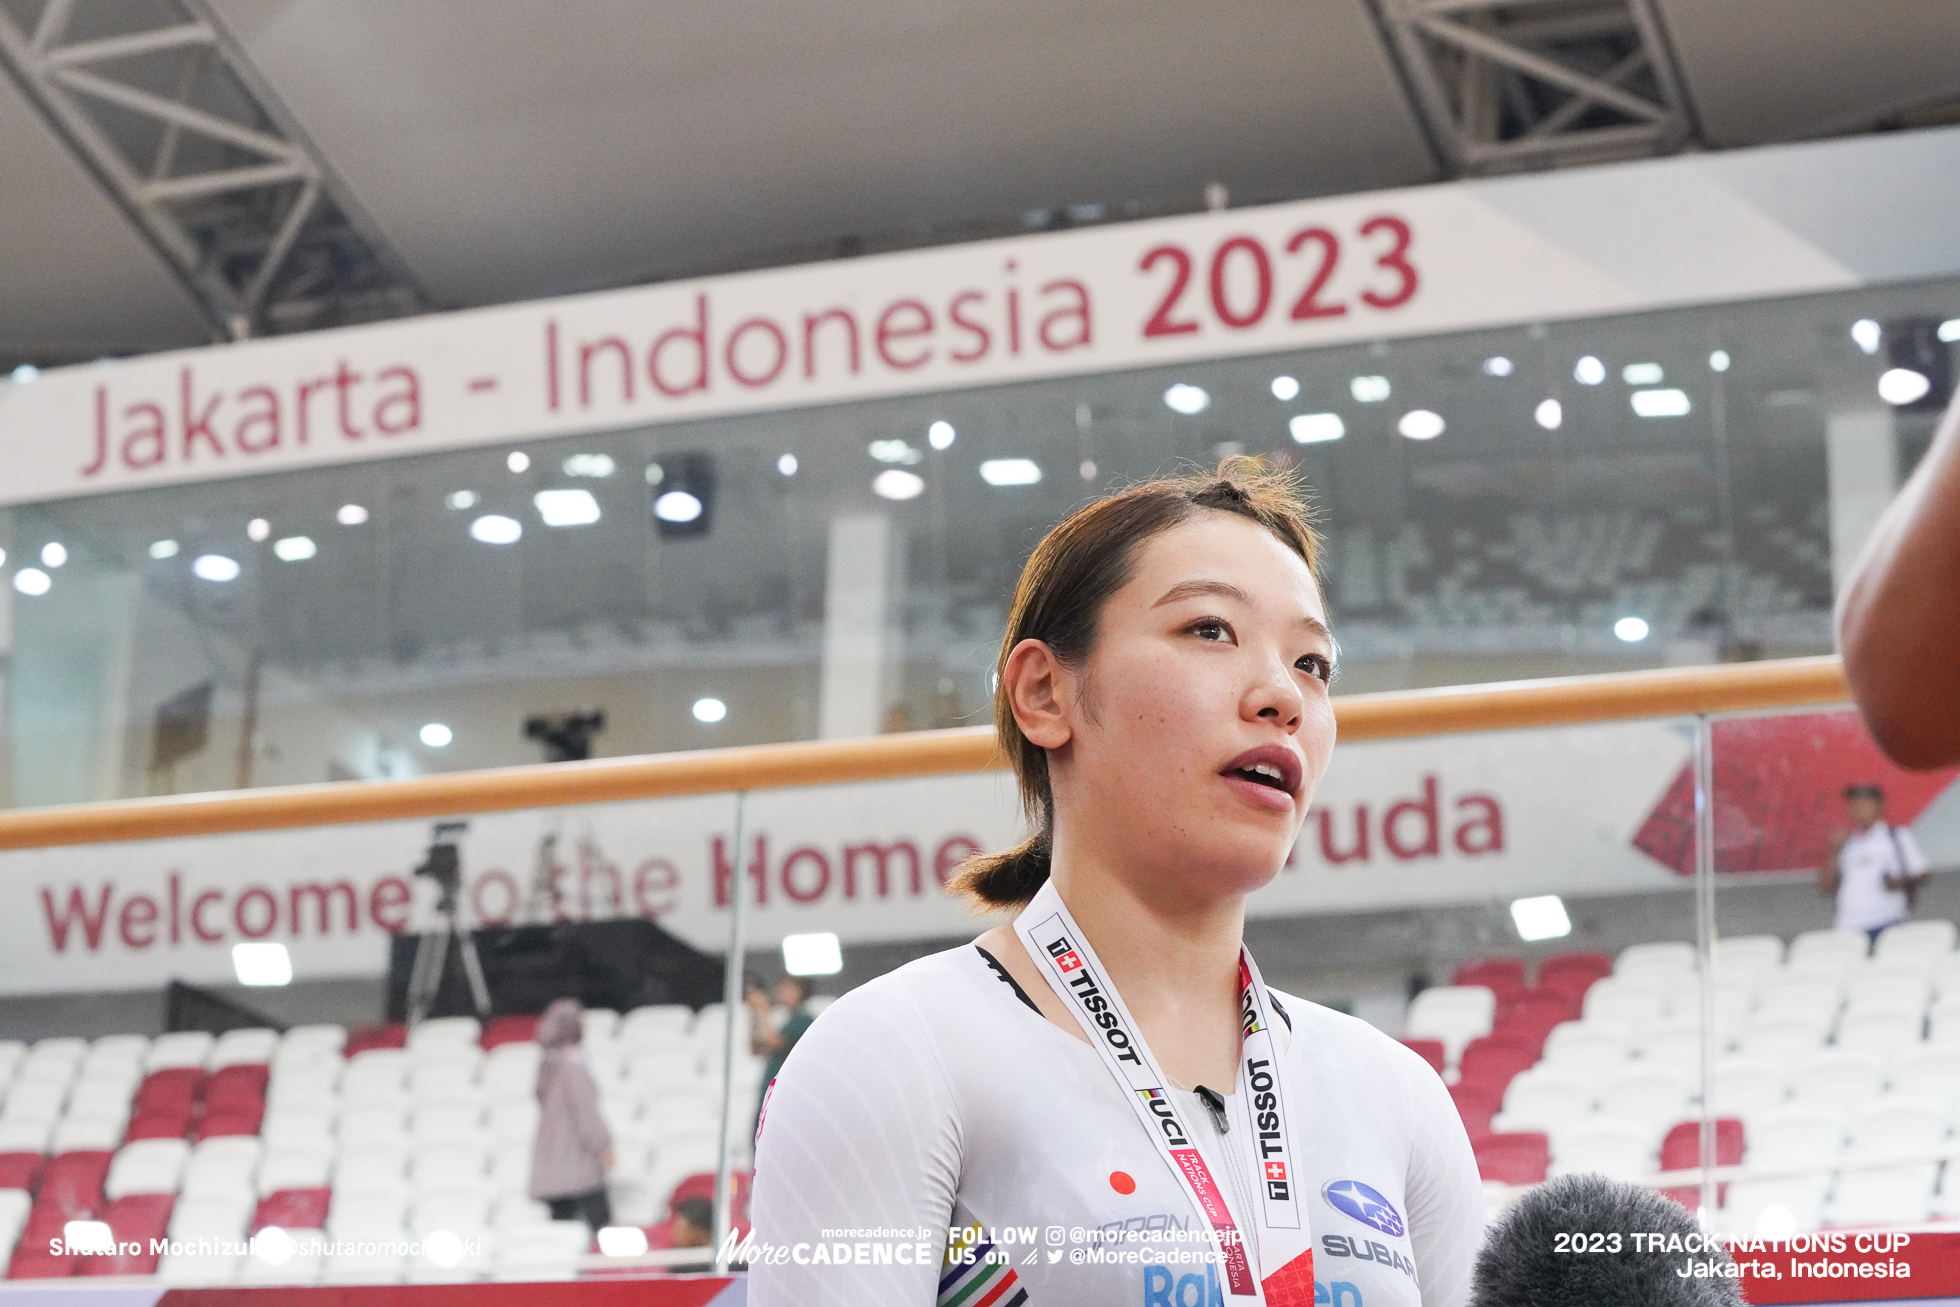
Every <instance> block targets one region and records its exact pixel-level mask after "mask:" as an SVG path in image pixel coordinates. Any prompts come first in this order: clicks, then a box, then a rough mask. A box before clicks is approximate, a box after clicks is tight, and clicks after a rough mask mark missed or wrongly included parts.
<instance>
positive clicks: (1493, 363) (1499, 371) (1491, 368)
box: [1484, 354, 1514, 377]
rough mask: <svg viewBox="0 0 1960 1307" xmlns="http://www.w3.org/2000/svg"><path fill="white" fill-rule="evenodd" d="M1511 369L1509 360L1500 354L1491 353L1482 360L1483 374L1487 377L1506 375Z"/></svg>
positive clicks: (1508, 374)
mask: <svg viewBox="0 0 1960 1307" xmlns="http://www.w3.org/2000/svg"><path fill="white" fill-rule="evenodd" d="M1513 370H1514V365H1513V364H1512V362H1511V360H1509V359H1507V358H1505V357H1504V356H1503V355H1502V354H1493V355H1491V356H1490V357H1489V358H1487V359H1485V360H1484V375H1485V376H1487V377H1508V376H1510V375H1511V373H1512V371H1513Z"/></svg>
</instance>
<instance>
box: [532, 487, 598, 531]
mask: <svg viewBox="0 0 1960 1307" xmlns="http://www.w3.org/2000/svg"><path fill="white" fill-rule="evenodd" d="M531 503H532V504H533V505H535V506H536V507H537V510H538V517H539V519H540V520H541V521H543V522H544V524H545V525H546V526H591V525H592V524H593V523H594V522H596V521H598V520H599V501H598V500H596V499H594V498H593V497H592V492H591V491H590V490H540V491H538V493H537V494H535V495H532V496H531Z"/></svg>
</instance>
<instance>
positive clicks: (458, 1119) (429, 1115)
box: [408, 1098, 484, 1148]
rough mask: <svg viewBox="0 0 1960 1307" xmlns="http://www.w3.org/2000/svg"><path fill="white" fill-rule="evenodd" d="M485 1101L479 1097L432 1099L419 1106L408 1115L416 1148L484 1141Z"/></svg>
mask: <svg viewBox="0 0 1960 1307" xmlns="http://www.w3.org/2000/svg"><path fill="white" fill-rule="evenodd" d="M483 1130H484V1124H483V1103H482V1100H480V1099H475V1098H460V1099H432V1100H429V1101H427V1102H423V1103H420V1104H418V1105H417V1106H416V1109H415V1112H414V1114H413V1115H411V1116H410V1117H409V1125H408V1137H409V1140H410V1142H412V1143H413V1144H414V1145H415V1146H416V1147H417V1148H421V1147H424V1146H426V1145H428V1144H436V1143H455V1142H459V1141H463V1142H473V1143H477V1144H481V1142H482V1140H483Z"/></svg>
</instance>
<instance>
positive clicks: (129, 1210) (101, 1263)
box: [79, 1193, 176, 1276]
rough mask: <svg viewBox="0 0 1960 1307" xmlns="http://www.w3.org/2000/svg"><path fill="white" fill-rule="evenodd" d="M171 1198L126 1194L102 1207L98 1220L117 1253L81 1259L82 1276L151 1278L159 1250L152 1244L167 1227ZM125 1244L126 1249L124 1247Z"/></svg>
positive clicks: (171, 1196) (162, 1195)
mask: <svg viewBox="0 0 1960 1307" xmlns="http://www.w3.org/2000/svg"><path fill="white" fill-rule="evenodd" d="M175 1203H176V1198H175V1195H172V1194H167V1193H141V1194H130V1195H127V1196H125V1197H122V1198H118V1199H116V1200H115V1201H114V1202H112V1203H110V1204H109V1205H108V1206H107V1207H105V1208H104V1209H103V1210H102V1212H101V1213H100V1215H99V1216H98V1217H97V1219H98V1220H100V1221H102V1222H103V1223H105V1224H106V1225H107V1226H108V1227H109V1230H110V1232H111V1233H112V1234H113V1235H114V1236H115V1240H116V1245H117V1251H116V1252H114V1253H111V1254H108V1255H98V1256H93V1257H84V1258H82V1261H81V1266H80V1267H79V1273H80V1274H82V1275H89V1276H95V1275H153V1274H155V1272H156V1269H157V1262H158V1261H159V1260H161V1258H162V1255H163V1254H162V1250H161V1249H160V1248H158V1247H157V1246H156V1241H157V1240H160V1239H162V1238H163V1237H164V1234H165V1232H166V1231H167V1230H168V1229H169V1228H170V1211H171V1208H172V1207H173V1206H174V1205H175ZM126 1245H129V1246H130V1247H126Z"/></svg>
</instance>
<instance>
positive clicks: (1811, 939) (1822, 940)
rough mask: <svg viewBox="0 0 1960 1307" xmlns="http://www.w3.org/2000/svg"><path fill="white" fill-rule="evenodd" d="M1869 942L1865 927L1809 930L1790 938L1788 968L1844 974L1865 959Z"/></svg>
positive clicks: (1786, 967)
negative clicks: (1861, 928)
mask: <svg viewBox="0 0 1960 1307" xmlns="http://www.w3.org/2000/svg"><path fill="white" fill-rule="evenodd" d="M1868 951H1869V944H1868V941H1867V940H1866V938H1865V936H1864V933H1863V932H1862V931H1855V930H1808V931H1805V932H1804V933H1803V934H1801V935H1799V936H1797V937H1796V938H1795V939H1793V940H1791V941H1790V953H1789V957H1788V959H1787V960H1786V961H1785V962H1784V964H1783V965H1784V967H1785V969H1786V970H1788V971H1790V972H1792V973H1795V972H1798V971H1806V972H1814V973H1821V974H1827V975H1831V974H1835V975H1841V974H1843V973H1844V971H1846V970H1847V969H1848V968H1850V967H1851V966H1852V965H1854V964H1855V963H1858V962H1861V961H1863V960H1864V957H1865V954H1866V953H1867V952H1868Z"/></svg>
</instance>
